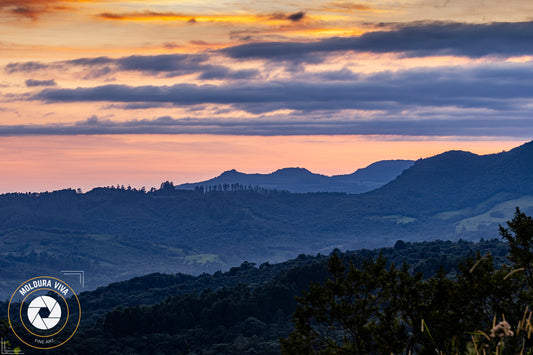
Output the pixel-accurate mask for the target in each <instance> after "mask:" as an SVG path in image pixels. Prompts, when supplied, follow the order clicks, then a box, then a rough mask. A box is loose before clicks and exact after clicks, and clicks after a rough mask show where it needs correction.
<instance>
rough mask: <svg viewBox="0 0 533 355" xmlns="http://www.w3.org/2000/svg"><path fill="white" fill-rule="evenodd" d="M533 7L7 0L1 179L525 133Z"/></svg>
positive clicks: (337, 167) (367, 150) (98, 181)
mask: <svg viewBox="0 0 533 355" xmlns="http://www.w3.org/2000/svg"><path fill="white" fill-rule="evenodd" d="M532 14H533V3H531V2H528V1H523V0H510V1H507V2H505V3H504V4H503V3H501V2H497V1H493V0H485V1H483V2H476V1H466V2H457V1H444V0H443V1H440V0H438V1H424V0H416V1H403V0H401V1H389V0H380V1H373V2H367V1H362V2H356V3H354V2H345V1H324V0H311V1H299V0H297V1H285V2H270V1H254V2H248V1H240V0H238V1H235V2H231V3H222V2H218V1H195V0H186V1H115V0H94V1H90V0H86V1H75V0H54V1H40V0H9V1H3V2H1V3H0V18H1V19H2V21H1V22H0V30H1V32H0V33H2V37H1V38H0V66H1V67H2V76H1V78H0V151H1V156H0V167H1V169H2V178H1V179H0V192H12V191H44V190H53V189H61V188H68V187H73V188H77V187H81V188H82V189H84V190H88V189H91V188H93V187H96V186H107V185H116V184H124V185H127V184H131V185H132V186H135V187H141V186H146V187H148V188H149V187H152V186H158V185H159V183H160V182H161V181H164V180H172V181H175V182H177V183H183V182H192V181H197V180H202V179H206V178H210V177H213V176H215V175H218V174H219V173H221V172H222V171H224V170H229V169H233V168H235V169H237V170H240V171H243V172H250V173H252V172H271V171H274V170H276V169H279V168H283V167H288V166H300V167H305V168H307V169H309V170H311V171H313V172H316V173H322V174H327V175H332V174H343V173H350V172H353V171H355V170H356V169H358V168H361V167H364V166H366V165H368V164H370V163H372V162H375V161H377V160H382V159H418V158H423V157H428V156H431V155H434V154H438V153H441V152H443V151H445V150H449V149H462V150H469V151H472V152H474V153H478V154H488V153H496V152H500V151H502V150H508V149H510V148H512V147H515V146H518V145H519V144H521V143H523V142H526V141H530V140H531V137H532V136H533V121H532V120H531V108H532V107H533V80H531V79H532V78H533V62H532V58H533V47H532V45H531V43H533V22H531V20H530V18H531V15H532Z"/></svg>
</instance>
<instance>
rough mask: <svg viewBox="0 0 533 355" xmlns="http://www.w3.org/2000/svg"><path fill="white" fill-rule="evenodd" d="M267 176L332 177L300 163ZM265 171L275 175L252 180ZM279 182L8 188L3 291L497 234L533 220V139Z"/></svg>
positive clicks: (0, 225) (1, 232) (1, 231)
mask: <svg viewBox="0 0 533 355" xmlns="http://www.w3.org/2000/svg"><path fill="white" fill-rule="evenodd" d="M378 167H379V164H378ZM372 168H373V169H366V168H365V169H362V171H357V172H356V173H354V174H357V175H359V176H361V175H362V174H363V175H364V174H366V175H365V176H364V179H366V181H369V180H371V179H374V176H373V175H372V174H374V173H375V174H377V176H383V175H382V174H381V173H380V172H379V171H376V169H374V168H376V166H373V167H372ZM264 175H274V176H276V177H280V176H281V177H283V179H282V181H288V180H290V179H289V178H294V179H296V180H297V181H300V182H301V181H304V182H305V181H307V180H306V179H310V180H311V181H315V178H318V179H321V180H328V179H332V178H333V177H327V176H320V175H319V176H318V177H317V176H315V175H317V174H313V173H311V172H309V171H307V170H305V169H299V168H294V169H281V170H279V171H277V172H274V173H273V174H264ZM350 175H352V174H350ZM350 175H344V176H337V177H335V179H339V180H342V179H347V180H350ZM235 176H236V177H249V176H250V175H249V174H243V173H239V172H237V171H229V172H226V173H224V174H222V176H221V177H219V178H220V180H218V182H217V183H223V181H224V180H222V178H224V179H226V178H228V179H229V180H226V181H227V182H226V183H229V184H231V179H230V178H233V177H235ZM258 177H259V178H261V177H265V176H262V175H261V174H253V176H252V178H254V179H256V180H257V178H258ZM266 178H268V179H270V180H268V181H272V180H271V176H266ZM302 184H303V183H302ZM247 185H252V184H251V183H248V184H247ZM271 186H272V185H271ZM277 189H278V191H274V190H273V188H271V189H268V188H267V189H233V190H232V189H231V188H230V189H227V190H224V189H212V190H210V191H205V190H204V191H202V190H200V189H199V190H194V188H193V189H189V190H185V189H175V188H174V187H173V185H172V184H170V183H166V184H163V185H162V187H161V189H158V190H155V189H154V190H151V191H149V192H146V191H144V190H136V189H131V190H130V189H124V188H114V187H107V188H96V189H93V190H91V191H89V192H86V193H79V192H77V191H76V190H73V189H69V190H61V191H54V192H44V193H33V194H29V193H27V194H23V193H13V194H3V195H0V250H1V252H0V270H2V275H9V278H8V277H6V276H5V277H4V278H2V279H0V286H2V287H0V295H1V291H2V290H9V289H12V288H13V287H16V286H17V285H18V284H20V280H21V279H25V275H28V274H32V275H33V274H34V273H35V270H39V274H46V273H47V272H51V271H54V272H55V271H57V270H79V269H81V270H86V271H87V272H88V273H89V272H90V275H92V276H91V278H90V279H89V281H88V284H87V285H88V287H94V286H97V285H101V284H103V283H108V282H112V281H117V280H120V279H125V278H130V277H132V276H135V275H142V274H146V273H150V272H167V273H175V272H182V273H202V272H213V271H216V270H219V269H222V270H224V269H227V268H228V267H229V266H230V265H235V264H238V263H241V262H242V261H243V260H247V261H250V262H257V263H263V262H264V261H267V260H268V261H269V262H277V261H282V260H287V259H289V258H292V257H295V256H296V255H298V254H301V253H311V254H315V253H317V252H320V253H329V252H330V251H331V250H333V249H335V248H338V249H341V250H346V249H360V248H377V247H383V246H390V245H392V244H394V242H395V241H397V240H399V239H402V240H404V241H421V240H435V239H441V240H443V239H444V240H446V239H450V240H458V239H463V240H470V241H474V240H479V239H480V238H493V237H497V236H498V225H499V224H501V225H505V222H506V221H508V220H510V219H512V217H513V214H514V211H515V209H516V207H517V206H518V207H520V209H521V210H522V211H524V212H525V213H526V214H528V215H533V142H530V143H527V144H524V145H522V146H519V147H517V148H514V149H512V150H510V151H505V152H501V153H497V154H490V155H476V154H472V153H468V152H462V151H449V152H445V153H442V154H439V155H436V156H433V157H430V158H426V159H420V160H418V161H416V162H415V163H414V164H413V165H412V166H410V167H409V168H407V169H405V170H404V171H403V172H401V174H399V175H398V176H397V177H396V178H394V179H393V180H392V181H390V182H388V183H387V184H385V185H383V186H381V187H379V188H377V189H374V190H372V191H369V192H365V193H360V194H344V193H342V194H339V193H328V192H326V193H290V192H287V191H280V190H282V189H280V188H279V187H278V188H277ZM89 283H92V284H89Z"/></svg>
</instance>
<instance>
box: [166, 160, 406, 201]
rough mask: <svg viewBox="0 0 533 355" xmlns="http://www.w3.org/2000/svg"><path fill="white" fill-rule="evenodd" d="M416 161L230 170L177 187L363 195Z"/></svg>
mask: <svg viewBox="0 0 533 355" xmlns="http://www.w3.org/2000/svg"><path fill="white" fill-rule="evenodd" d="M413 164H414V161H412V160H382V161H378V162H375V163H373V164H371V165H369V166H367V167H365V168H362V169H358V170H357V171H355V172H354V173H352V174H346V175H334V176H326V175H321V174H314V173H312V172H310V171H309V170H307V169H304V168H284V169H279V170H276V171H274V172H273V173H270V174H246V173H241V172H238V171H237V170H235V169H233V170H228V171H225V172H223V173H222V174H221V175H219V176H217V177H215V178H213V179H210V180H206V181H201V182H196V183H187V184H182V185H178V186H176V188H177V189H185V190H192V189H195V188H198V187H203V188H209V187H213V186H220V185H222V186H224V185H235V184H238V185H242V186H251V187H260V188H264V189H270V190H284V191H290V192H297V193H305V192H346V193H351V194H359V193H363V192H367V191H370V190H374V189H376V188H378V187H380V186H383V185H385V184H386V183H388V182H389V181H391V180H393V179H394V178H395V177H397V176H398V175H400V174H401V173H402V171H404V170H405V169H407V168H409V167H410V166H412V165H413Z"/></svg>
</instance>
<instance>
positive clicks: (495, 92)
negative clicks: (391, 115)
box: [32, 63, 533, 113]
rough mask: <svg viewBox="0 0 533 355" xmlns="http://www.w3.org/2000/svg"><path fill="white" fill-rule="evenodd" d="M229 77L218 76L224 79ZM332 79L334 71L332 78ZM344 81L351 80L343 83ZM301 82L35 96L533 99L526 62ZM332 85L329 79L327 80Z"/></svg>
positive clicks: (471, 104)
mask: <svg viewBox="0 0 533 355" xmlns="http://www.w3.org/2000/svg"><path fill="white" fill-rule="evenodd" d="M223 74H224V73H219V75H223ZM330 75H333V76H335V73H330ZM340 75H344V76H346V79H347V80H344V81H343V80H340V79H341V77H340ZM309 79H311V80H303V79H300V80H298V81H277V82H276V81H270V82H256V83H248V82H246V83H244V84H237V83H232V84H226V85H218V86H215V85H193V84H177V85H173V86H138V87H133V86H127V85H105V86H98V87H92V88H77V89H45V90H43V91H41V92H40V93H38V94H36V95H34V96H33V97H32V99H33V100H42V101H47V102H82V101H105V102H116V103H133V102H152V103H170V104H173V105H178V106H192V105H198V104H229V105H233V106H234V107H236V108H240V109H243V110H246V111H249V112H254V113H261V112H268V111H275V110H278V109H293V110H300V111H318V110H343V109H357V110H382V111H390V112H396V111H401V110H403V109H406V108H411V107H458V108H464V109H468V108H483V109H490V110H500V111H506V110H511V109H513V108H516V107H521V105H524V104H525V102H529V101H530V100H533V67H532V66H531V64H530V63H525V64H517V63H514V64H511V63H508V64H500V65H485V66H473V67H468V66H463V67H439V68H423V69H410V70H405V71H398V72H381V73H376V74H371V75H355V74H353V75H352V76H351V78H350V77H348V72H347V71H345V72H344V73H343V72H341V73H336V78H334V79H336V80H333V81H327V82H321V81H317V80H316V74H310V77H309ZM330 79H331V78H330Z"/></svg>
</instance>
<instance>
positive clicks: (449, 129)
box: [0, 116, 533, 139]
mask: <svg viewBox="0 0 533 355" xmlns="http://www.w3.org/2000/svg"><path fill="white" fill-rule="evenodd" d="M101 134H223V135H252V136H253V135H255V136H276V135H277V136H280V135H281V136H288V135H381V134H383V135H401V136H491V137H516V138H527V139H529V138H530V137H531V134H533V122H532V121H531V120H526V121H524V120H521V119H501V118H499V119H491V120H486V119H457V120H448V119H433V120H423V121H419V120H417V121H413V120H406V119H401V118H397V117H396V118H393V119H390V120H339V119H337V120H313V121H309V120H302V119H285V120H279V119H267V118H260V119H249V120H244V121H243V120H232V119H192V118H183V119H175V118H172V117H168V116H165V117H159V118H156V119H143V120H131V121H126V122H120V121H112V120H109V119H102V118H99V117H97V116H91V117H89V118H88V119H86V120H84V121H80V122H75V123H73V124H65V123H54V124H48V125H17V126H7V125H4V126H0V136H23V135H101Z"/></svg>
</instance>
